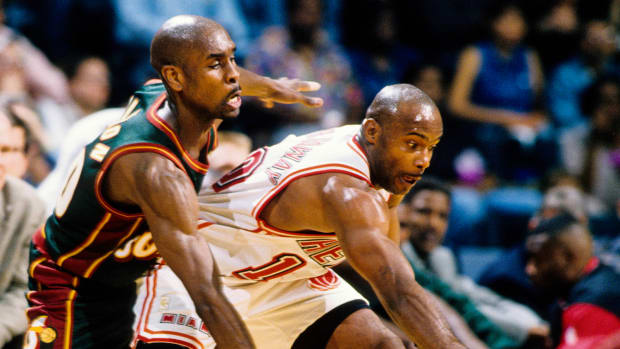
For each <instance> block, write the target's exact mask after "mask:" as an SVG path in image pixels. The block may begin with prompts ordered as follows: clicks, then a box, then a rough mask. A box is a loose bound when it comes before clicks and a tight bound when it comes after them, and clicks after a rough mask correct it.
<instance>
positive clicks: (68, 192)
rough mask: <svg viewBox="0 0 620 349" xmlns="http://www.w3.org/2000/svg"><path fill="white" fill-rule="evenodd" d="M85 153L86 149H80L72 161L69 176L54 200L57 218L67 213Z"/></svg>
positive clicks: (80, 172)
mask: <svg viewBox="0 0 620 349" xmlns="http://www.w3.org/2000/svg"><path fill="white" fill-rule="evenodd" d="M85 151H86V149H82V151H81V152H80V154H79V155H78V156H77V158H76V159H75V160H74V161H73V164H72V165H71V168H70V170H69V176H68V177H67V180H66V181H65V185H64V186H63V187H62V191H61V192H60V195H59V196H58V200H56V209H55V210H54V213H55V214H56V217H58V218H60V217H62V216H63V215H64V214H65V212H67V208H68V207H69V203H70V202H71V199H72V198H73V194H74V193H75V188H76V187H77V184H78V181H79V179H80V175H81V174H82V167H84V157H85V156H84V155H85Z"/></svg>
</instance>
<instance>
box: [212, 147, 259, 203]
mask: <svg viewBox="0 0 620 349" xmlns="http://www.w3.org/2000/svg"><path fill="white" fill-rule="evenodd" d="M266 153H267V150H265V148H259V149H256V150H255V151H253V152H252V153H250V155H248V157H247V158H246V159H245V160H244V161H243V162H242V163H241V164H240V165H239V166H237V167H235V168H234V169H232V170H230V172H228V173H227V174H225V175H224V176H223V177H222V178H220V179H219V180H218V181H217V182H215V183H214V184H213V191H215V192H216V193H219V192H221V191H222V190H225V189H226V188H229V187H231V186H233V185H235V184H239V183H242V182H243V181H245V180H246V179H248V177H250V176H251V175H252V173H254V171H256V169H257V168H258V166H260V164H262V163H263V159H265V154H266Z"/></svg>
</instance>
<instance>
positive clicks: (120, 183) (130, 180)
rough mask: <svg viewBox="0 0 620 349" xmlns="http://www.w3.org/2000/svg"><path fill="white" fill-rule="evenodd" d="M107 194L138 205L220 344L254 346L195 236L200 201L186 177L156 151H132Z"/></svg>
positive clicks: (111, 176) (110, 178)
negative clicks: (134, 152)
mask: <svg viewBox="0 0 620 349" xmlns="http://www.w3.org/2000/svg"><path fill="white" fill-rule="evenodd" d="M106 194H108V197H109V198H111V199H112V200H114V201H120V202H124V203H131V204H136V205H138V206H140V208H141V209H142V212H144V216H145V219H146V222H147V223H148V225H149V228H150V230H151V234H152V235H153V240H154V242H155V245H156V246H157V249H158V251H159V253H160V254H161V256H162V257H163V258H164V260H165V261H166V263H167V264H168V265H169V266H170V268H172V270H173V271H174V272H175V274H177V276H178V277H179V279H181V281H182V282H183V285H185V288H186V289H187V291H188V293H189V295H190V296H191V298H192V300H193V302H194V304H195V306H196V311H197V313H198V315H199V316H200V317H201V318H202V320H203V321H204V322H205V323H206V324H207V327H208V328H209V331H210V332H211V334H212V335H213V337H214V339H215V341H216V342H217V343H218V348H252V347H253V345H252V341H251V339H250V335H249V334H248V332H247V329H246V328H245V326H244V325H243V323H242V321H241V319H240V318H239V316H238V314H237V312H236V311H235V309H234V308H233V307H232V305H231V304H230V303H229V302H228V300H227V299H226V298H225V297H224V295H223V293H222V292H221V288H220V284H219V279H218V276H217V272H216V266H215V264H214V261H213V257H212V255H211V251H210V249H209V245H208V244H207V242H206V241H205V240H204V239H203V237H202V236H201V235H199V234H196V226H197V221H198V200H197V198H196V192H195V190H194V188H193V186H192V184H191V182H190V180H189V179H188V177H187V175H186V174H185V173H184V172H183V171H182V170H180V169H179V168H177V167H175V166H174V164H173V163H172V162H171V161H170V160H168V159H166V158H164V157H162V156H160V155H157V154H150V153H140V154H130V155H125V156H123V157H121V158H120V159H118V160H116V162H115V163H114V164H113V165H112V168H111V169H110V172H109V173H108V175H107V181H106Z"/></svg>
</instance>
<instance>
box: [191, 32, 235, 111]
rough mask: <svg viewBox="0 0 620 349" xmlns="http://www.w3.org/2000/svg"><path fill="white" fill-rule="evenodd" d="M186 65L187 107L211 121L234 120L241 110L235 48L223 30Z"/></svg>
mask: <svg viewBox="0 0 620 349" xmlns="http://www.w3.org/2000/svg"><path fill="white" fill-rule="evenodd" d="M200 46H201V47H199V48H197V49H196V50H194V51H193V52H191V53H190V54H188V55H187V58H188V59H187V62H186V64H185V65H184V67H183V68H184V69H183V71H184V73H185V74H184V75H185V84H184V86H183V93H182V97H181V98H182V99H183V101H184V103H185V104H186V105H187V106H188V107H190V108H192V109H194V110H196V111H197V112H199V113H201V114H206V116H207V118H209V119H212V118H234V117H236V116H237V115H238V114H239V107H241V88H240V87H239V70H238V68H237V63H236V61H235V44H234V43H233V41H232V40H231V39H230V37H229V36H228V33H226V31H225V30H223V29H216V30H215V31H212V32H210V33H208V35H207V34H205V39H204V40H203V41H202V42H201V43H200Z"/></svg>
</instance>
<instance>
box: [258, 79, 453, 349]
mask: <svg viewBox="0 0 620 349" xmlns="http://www.w3.org/2000/svg"><path fill="white" fill-rule="evenodd" d="M418 91H419V90H417V89H416V88H415V87H413V86H411V85H395V86H389V87H387V88H385V89H384V90H382V91H381V92H380V93H379V94H378V95H377V97H376V98H375V101H373V104H372V105H371V106H370V108H369V109H368V112H367V114H366V120H365V121H364V123H363V125H362V130H361V132H360V144H361V145H362V147H363V148H364V149H365V150H366V153H367V155H368V160H369V164H370V170H371V176H372V179H373V183H374V184H375V185H376V186H378V187H380V188H383V189H388V190H389V191H390V192H392V193H393V194H397V195H394V196H393V197H392V198H391V199H390V200H389V202H385V200H384V199H383V198H382V197H381V195H380V194H379V193H378V191H377V190H375V188H372V187H370V186H369V185H368V184H367V183H366V182H364V181H362V180H360V179H357V178H354V177H352V176H348V175H345V174H338V173H325V174H319V175H314V176H309V177H304V178H301V179H298V180H296V181H294V182H293V183H291V184H290V185H289V186H288V187H287V188H286V189H285V190H284V191H283V192H282V193H280V194H279V195H278V196H277V197H276V198H275V199H274V200H272V201H271V202H270V204H269V205H268V206H267V207H266V208H265V210H263V213H262V218H263V219H265V221H266V222H267V223H269V224H270V225H272V226H274V227H276V228H279V229H283V230H289V231H304V230H312V231H319V232H335V233H336V236H337V237H338V241H339V242H340V246H341V247H342V249H343V251H344V254H345V256H346V258H347V260H348V261H349V263H350V264H351V265H352V266H353V268H354V269H355V270H356V271H357V272H358V273H359V274H360V275H362V276H363V277H364V278H365V279H366V280H367V281H368V282H369V283H370V284H371V285H372V287H373V289H374V291H375V293H376V294H377V296H378V297H379V299H380V300H381V302H382V304H383V305H384V307H385V309H386V310H387V311H388V313H389V314H390V316H391V317H392V319H393V320H394V322H395V323H396V324H397V325H398V326H399V327H400V328H401V329H402V330H403V331H404V332H405V333H406V334H407V336H408V337H409V338H410V339H411V340H412V341H414V342H415V343H416V344H417V345H418V346H419V347H420V348H423V349H427V348H464V346H463V345H462V344H460V343H459V342H458V341H457V339H456V338H455V337H454V335H453V334H452V332H451V331H450V330H449V326H448V325H447V323H446V322H445V321H444V320H443V318H442V317H441V315H440V313H439V312H438V310H437V309H436V308H435V306H434V305H433V303H432V301H431V300H430V298H429V297H428V295H427V294H426V292H424V290H423V289H422V287H421V286H420V285H419V284H418V283H417V282H416V281H415V277H414V273H413V270H412V269H411V266H410V265H409V263H408V262H407V260H406V259H405V257H404V256H403V255H402V253H401V251H400V249H399V247H398V240H399V233H398V226H399V224H398V218H397V215H396V207H397V205H398V203H399V202H400V200H402V195H403V194H405V193H406V192H407V191H409V189H410V188H411V187H412V186H413V184H414V183H415V181H416V180H417V179H419V177H420V176H421V175H422V173H423V172H424V170H425V169H426V168H427V167H428V166H429V162H430V159H431V156H432V149H433V148H434V146H435V145H436V144H437V142H438V141H439V138H440V137H441V135H442V132H443V128H442V123H441V116H440V115H439V112H438V111H437V108H436V107H435V105H434V104H433V103H432V101H430V99H427V98H428V97H426V98H425V95H423V94H422V93H421V92H419V93H418ZM384 92H385V93H384ZM420 115H422V116H420ZM300 202H303V205H299V203H300ZM327 347H328V348H330V349H332V348H354V347H363V348H366V347H382V348H403V347H404V346H403V343H402V341H401V340H400V339H399V338H398V337H397V336H396V335H394V334H393V333H391V332H390V331H387V329H386V328H385V326H383V325H382V324H381V323H380V320H379V318H378V317H377V315H376V314H374V313H373V312H372V311H369V310H368V309H364V310H359V311H357V312H355V313H353V314H352V315H351V316H349V317H348V318H347V319H346V320H345V321H344V322H343V323H341V324H340V325H339V326H338V327H337V328H336V330H335V332H334V333H333V335H332V337H331V339H330V341H329V343H328V346H327Z"/></svg>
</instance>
